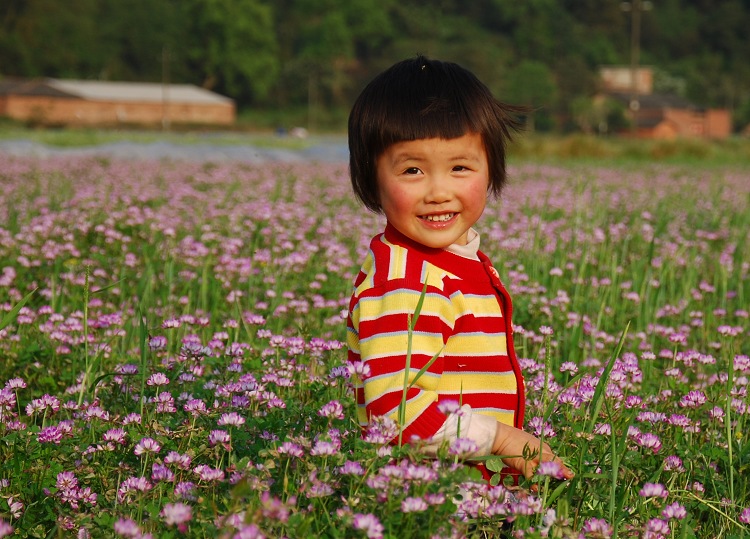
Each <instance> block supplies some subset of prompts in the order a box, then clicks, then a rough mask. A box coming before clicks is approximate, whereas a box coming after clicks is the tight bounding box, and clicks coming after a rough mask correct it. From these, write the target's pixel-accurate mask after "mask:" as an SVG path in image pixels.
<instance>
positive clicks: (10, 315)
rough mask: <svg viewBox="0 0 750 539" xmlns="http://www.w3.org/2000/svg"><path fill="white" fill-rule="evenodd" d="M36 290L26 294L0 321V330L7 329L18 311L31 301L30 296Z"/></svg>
mask: <svg viewBox="0 0 750 539" xmlns="http://www.w3.org/2000/svg"><path fill="white" fill-rule="evenodd" d="M37 290H38V288H35V289H34V290H32V291H31V292H29V293H28V294H26V295H25V296H24V297H23V299H22V300H21V301H19V302H18V303H16V305H15V306H14V307H13V308H12V309H11V310H10V312H8V314H6V315H5V316H4V317H3V319H2V320H0V330H3V329H5V328H6V327H8V326H9V325H10V324H11V322H13V321H14V320H15V319H16V316H18V311H20V310H21V309H22V308H23V306H24V305H26V303H28V301H29V300H30V299H31V296H33V295H34V292H36V291H37Z"/></svg>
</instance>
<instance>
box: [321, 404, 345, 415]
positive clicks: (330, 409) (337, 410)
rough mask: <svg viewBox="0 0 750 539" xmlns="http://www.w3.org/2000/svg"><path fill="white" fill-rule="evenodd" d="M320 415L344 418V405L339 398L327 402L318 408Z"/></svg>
mask: <svg viewBox="0 0 750 539" xmlns="http://www.w3.org/2000/svg"><path fill="white" fill-rule="evenodd" d="M318 415H319V416H321V417H327V418H330V419H344V407H343V406H342V405H341V403H340V402H339V401H337V400H332V401H330V402H327V403H326V404H324V405H323V406H322V408H321V409H320V410H318Z"/></svg>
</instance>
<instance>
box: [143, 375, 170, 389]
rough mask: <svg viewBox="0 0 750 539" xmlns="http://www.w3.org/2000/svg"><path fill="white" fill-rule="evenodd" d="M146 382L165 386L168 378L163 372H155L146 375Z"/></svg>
mask: <svg viewBox="0 0 750 539" xmlns="http://www.w3.org/2000/svg"><path fill="white" fill-rule="evenodd" d="M146 384H148V385H150V386H157V387H158V386H166V385H168V384H169V378H167V377H166V376H165V375H164V373H161V372H156V373H154V374H152V375H151V376H149V377H148V380H146Z"/></svg>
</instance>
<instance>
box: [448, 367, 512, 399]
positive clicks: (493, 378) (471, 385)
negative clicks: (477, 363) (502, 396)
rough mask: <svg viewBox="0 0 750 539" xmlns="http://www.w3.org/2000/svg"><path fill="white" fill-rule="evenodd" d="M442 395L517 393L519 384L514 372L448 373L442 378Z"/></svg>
mask: <svg viewBox="0 0 750 539" xmlns="http://www.w3.org/2000/svg"><path fill="white" fill-rule="evenodd" d="M439 391H440V393H460V392H463V393H464V394H469V393H516V392H517V391H518V383H517V381H516V375H515V374H514V373H513V371H510V372H508V373H503V374H494V373H485V372H481V373H464V372H459V373H455V374H453V373H447V372H444V373H443V375H442V376H441V377H440V388H439Z"/></svg>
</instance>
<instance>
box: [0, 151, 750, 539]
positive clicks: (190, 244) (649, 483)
mask: <svg viewBox="0 0 750 539" xmlns="http://www.w3.org/2000/svg"><path fill="white" fill-rule="evenodd" d="M0 159H1V160H2V167H0V170H1V171H2V172H0V186H1V187H2V188H1V189H0V222H2V223H3V224H2V225H1V226H0V312H2V315H1V316H0V360H1V361H0V382H1V383H2V388H1V389H0V536H6V535H8V534H9V533H11V531H10V530H11V529H12V530H13V532H12V533H14V536H17V537H48V536H52V537H55V536H56V537H74V536H76V537H99V536H105V537H111V536H117V537H181V536H191V537H192V536H198V537H200V536H211V537H227V538H229V537H238V538H239V537H258V538H260V537H282V536H286V537H403V536H405V535H408V536H409V537H460V536H466V537H477V538H479V537H502V536H509V534H511V533H513V534H514V536H515V537H529V538H536V537H580V536H581V535H583V537H586V538H595V537H611V536H615V535H620V536H644V537H652V538H666V537H711V536H716V537H743V536H747V534H748V532H750V528H749V527H748V523H750V482H749V479H748V478H750V452H749V451H748V447H750V437H749V436H748V428H747V427H748V425H747V423H746V422H747V417H748V404H750V403H749V402H748V395H747V381H748V377H750V359H748V353H750V339H749V338H748V337H750V335H748V318H749V317H750V314H748V312H747V307H746V305H747V298H748V296H749V294H750V288H749V286H750V279H748V272H749V271H750V266H748V263H747V248H748V247H747V246H748V245H750V243H749V242H748V230H750V222H749V221H748V220H749V219H750V212H748V208H747V205H748V201H749V200H750V192H748V185H747V182H746V171H744V170H739V169H735V168H732V167H723V168H719V167H714V168H701V167H698V166H678V165H671V166H666V165H644V164H641V165H638V166H634V165H632V164H631V165H629V166H621V167H606V168H605V167H601V166H600V167H594V166H581V165H570V166H568V167H559V166H552V165H537V164H534V165H531V164H527V165H519V166H514V167H512V168H511V171H510V172H511V178H513V182H512V184H511V185H510V186H509V187H508V189H507V190H506V191H505V192H504V195H503V200H502V201H500V202H499V203H497V204H495V203H492V204H490V205H488V207H487V209H486V214H485V218H484V219H483V221H482V222H481V223H479V224H478V227H479V228H480V230H481V234H482V246H483V250H485V251H486V252H487V253H488V254H489V255H490V257H491V258H492V259H493V260H494V261H495V265H496V267H497V268H498V269H499V270H500V273H501V274H502V276H503V280H504V282H505V283H506V285H507V286H508V288H509V289H510V291H511V293H512V295H513V298H514V303H515V308H514V313H515V318H514V322H515V326H516V330H515V334H516V347H517V350H518V351H519V356H520V357H521V362H522V367H523V369H524V373H525V378H526V385H527V390H528V410H527V419H528V420H527V425H526V428H527V429H528V430H530V431H534V432H535V433H536V435H537V436H540V435H543V436H544V438H545V440H546V441H548V442H549V443H550V444H551V445H552V446H553V448H554V449H555V451H556V452H557V453H558V454H559V455H560V456H561V457H562V458H563V459H565V461H566V462H567V463H568V464H569V465H570V466H571V467H572V468H573V469H574V470H575V471H576V473H577V475H576V477H575V478H574V479H573V480H572V481H569V482H560V481H558V480H556V479H555V478H554V471H546V472H544V473H540V474H538V475H537V476H535V477H534V478H533V480H532V481H531V483H522V484H520V485H519V486H517V487H515V486H513V487H511V486H510V485H508V486H501V485H498V486H494V487H492V486H490V485H487V484H486V483H484V482H481V481H478V479H477V474H476V472H475V471H473V470H472V468H471V467H468V466H464V465H463V459H462V457H461V455H460V453H459V452H457V451H456V448H455V447H447V448H445V452H444V453H443V454H442V456H441V458H439V459H437V460H434V461H432V460H429V459H426V458H424V457H423V456H421V455H420V453H419V447H418V443H417V444H416V445H412V446H410V447H408V448H405V449H401V448H389V447H388V446H383V445H382V441H383V440H384V439H387V438H389V437H391V436H394V435H397V433H398V426H397V425H394V424H391V423H389V422H388V421H385V420H383V421H376V422H375V424H374V425H373V428H371V429H369V430H368V431H367V432H366V433H365V437H364V439H363V438H362V437H361V434H362V433H361V432H360V429H359V426H358V425H357V424H356V423H355V420H354V419H353V418H354V417H355V413H354V412H355V410H354V401H353V399H352V397H351V395H350V389H349V379H350V377H351V376H352V375H354V374H355V373H353V372H352V370H350V369H349V368H348V367H347V365H346V361H345V351H344V349H343V348H342V342H341V341H342V340H343V338H344V332H345V329H344V322H343V319H342V310H345V309H346V306H347V304H348V299H349V293H350V286H351V284H350V283H351V282H352V280H353V278H354V275H355V274H356V271H357V269H358V264H359V262H360V261H361V259H362V258H363V256H364V254H365V252H366V249H367V245H368V241H369V238H370V237H371V235H372V234H375V233H376V232H377V231H379V230H381V229H382V226H383V222H382V220H381V219H380V218H378V217H377V216H373V215H370V214H367V213H365V212H363V211H362V210H361V208H359V207H357V205H356V204H355V203H354V202H353V200H352V197H351V195H350V193H349V189H350V188H349V185H348V179H347V175H346V168H345V166H344V165H327V166H323V165H318V166H313V165H309V164H308V165H294V166H291V165H274V166H271V165H268V164H262V165H257V166H255V165H252V166H251V165H247V164H242V163H222V164H218V163H211V162H207V163H181V162H168V161H164V162H145V161H144V162H138V163H132V162H131V163H126V162H121V161H117V160H101V159H99V160H97V159H90V158H85V159H84V158H74V159H63V158H59V157H53V158H47V159H36V158H35V159H24V158H9V157H7V156H3V157H0ZM34 289H37V290H36V292H33V293H32V290H34ZM488 465H489V466H493V465H492V464H491V463H490V464H488ZM533 484H535V485H536V487H534V488H535V489H536V490H535V491H534V490H531V487H532V485H533ZM504 534H505V535H504Z"/></svg>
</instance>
